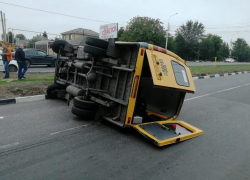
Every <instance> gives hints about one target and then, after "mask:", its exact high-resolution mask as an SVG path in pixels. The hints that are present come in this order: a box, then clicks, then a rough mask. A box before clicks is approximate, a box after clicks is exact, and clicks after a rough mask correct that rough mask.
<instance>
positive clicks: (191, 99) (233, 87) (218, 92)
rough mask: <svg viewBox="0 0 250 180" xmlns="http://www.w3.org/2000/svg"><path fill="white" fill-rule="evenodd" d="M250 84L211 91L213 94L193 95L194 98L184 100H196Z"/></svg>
mask: <svg viewBox="0 0 250 180" xmlns="http://www.w3.org/2000/svg"><path fill="white" fill-rule="evenodd" d="M249 85H250V83H249V84H244V85H242V86H235V87H232V88H228V89H223V90H220V91H217V92H214V93H211V94H205V95H201V96H196V97H192V98H189V99H185V100H184V101H189V100H194V99H198V98H202V97H206V96H209V95H213V94H217V93H221V92H225V91H230V90H233V89H237V88H241V87H244V86H249Z"/></svg>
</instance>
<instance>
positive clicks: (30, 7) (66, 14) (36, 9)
mask: <svg viewBox="0 0 250 180" xmlns="http://www.w3.org/2000/svg"><path fill="white" fill-rule="evenodd" d="M0 3H1V4H5V5H9V6H15V7H19V8H24V9H30V10H34V11H40V12H45V13H50V14H55V15H60V16H66V17H71V18H77V19H84V20H87V21H95V22H103V23H111V22H106V21H100V20H95V19H88V18H83V17H78V16H72V15H68V14H61V13H56V12H52V11H45V10H41V9H36V8H31V7H26V6H20V5H16V4H10V3H6V2H0Z"/></svg>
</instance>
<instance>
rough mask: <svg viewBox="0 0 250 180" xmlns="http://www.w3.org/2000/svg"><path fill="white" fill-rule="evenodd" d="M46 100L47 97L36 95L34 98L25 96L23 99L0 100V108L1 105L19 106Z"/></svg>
mask: <svg viewBox="0 0 250 180" xmlns="http://www.w3.org/2000/svg"><path fill="white" fill-rule="evenodd" d="M44 99H48V97H47V95H45V94H43V95H36V96H25V97H16V98H13V99H3V100H0V106H1V105H7V104H19V103H23V102H31V101H39V100H44Z"/></svg>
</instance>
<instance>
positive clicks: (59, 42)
mask: <svg viewBox="0 0 250 180" xmlns="http://www.w3.org/2000/svg"><path fill="white" fill-rule="evenodd" d="M66 44H69V43H68V42H67V41H64V40H57V41H54V42H53V43H52V44H51V45H50V47H51V48H52V50H53V51H54V52H55V53H59V49H60V47H64V46H65V45H66Z"/></svg>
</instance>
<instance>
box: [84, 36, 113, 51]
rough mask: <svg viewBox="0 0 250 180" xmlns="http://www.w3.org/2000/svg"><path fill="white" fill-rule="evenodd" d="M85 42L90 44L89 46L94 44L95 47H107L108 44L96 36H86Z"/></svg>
mask: <svg viewBox="0 0 250 180" xmlns="http://www.w3.org/2000/svg"><path fill="white" fill-rule="evenodd" d="M85 43H86V44H88V45H90V46H95V47H99V48H102V49H107V48H108V45H109V42H108V41H105V40H102V39H98V38H94V37H86V39H85Z"/></svg>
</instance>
